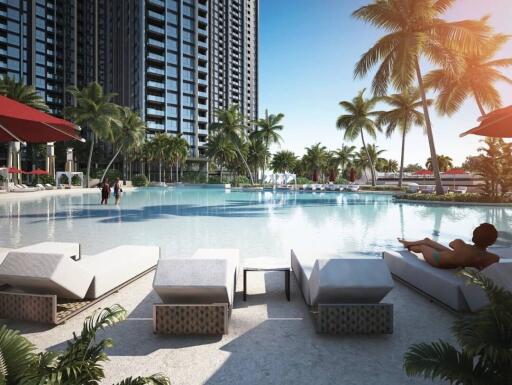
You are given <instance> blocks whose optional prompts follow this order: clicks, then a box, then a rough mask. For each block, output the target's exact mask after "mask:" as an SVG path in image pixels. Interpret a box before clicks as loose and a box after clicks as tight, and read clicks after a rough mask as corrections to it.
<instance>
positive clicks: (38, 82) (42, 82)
mask: <svg viewBox="0 0 512 385" xmlns="http://www.w3.org/2000/svg"><path fill="white" fill-rule="evenodd" d="M36 87H37V88H40V89H42V90H44V89H46V81H45V80H44V79H43V78H39V77H37V78H36Z"/></svg>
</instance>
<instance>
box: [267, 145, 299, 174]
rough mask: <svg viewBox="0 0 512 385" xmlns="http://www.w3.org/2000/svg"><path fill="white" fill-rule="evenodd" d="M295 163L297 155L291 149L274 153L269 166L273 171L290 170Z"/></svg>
mask: <svg viewBox="0 0 512 385" xmlns="http://www.w3.org/2000/svg"><path fill="white" fill-rule="evenodd" d="M296 164H297V156H296V155H295V154H294V153H293V152H292V151H287V150H283V151H279V152H276V153H275V154H274V156H273V157H272V161H271V163H270V167H271V168H272V170H273V171H274V172H275V173H283V172H290V171H292V170H293V169H294V168H295V166H296Z"/></svg>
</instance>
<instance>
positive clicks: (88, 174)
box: [85, 130, 101, 188]
mask: <svg viewBox="0 0 512 385" xmlns="http://www.w3.org/2000/svg"><path fill="white" fill-rule="evenodd" d="M93 150H94V132H92V130H91V146H90V147H89V157H88V159H87V176H86V178H85V179H86V180H87V184H86V187H87V188H89V181H90V180H91V163H92V152H93ZM100 182H101V180H100Z"/></svg>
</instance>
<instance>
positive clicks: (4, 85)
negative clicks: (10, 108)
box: [0, 75, 50, 112]
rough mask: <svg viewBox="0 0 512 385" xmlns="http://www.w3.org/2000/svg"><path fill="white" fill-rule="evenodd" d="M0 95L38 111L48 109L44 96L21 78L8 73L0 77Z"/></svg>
mask: <svg viewBox="0 0 512 385" xmlns="http://www.w3.org/2000/svg"><path fill="white" fill-rule="evenodd" d="M0 95H2V96H7V97H8V98H9V99H13V100H16V101H18V102H20V103H23V104H26V105H27V106H29V107H32V108H35V109H37V110H40V111H44V112H49V111H50V109H49V108H48V106H47V105H46V102H45V100H44V98H43V97H42V96H41V95H39V94H38V93H37V91H36V89H35V88H34V86H27V85H25V84H24V83H23V82H22V81H21V80H16V79H15V78H11V77H9V76H8V75H4V76H3V77H2V78H1V79H0Z"/></svg>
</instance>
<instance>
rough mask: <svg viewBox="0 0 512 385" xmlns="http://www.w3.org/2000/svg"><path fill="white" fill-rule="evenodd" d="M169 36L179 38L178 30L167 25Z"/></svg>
mask: <svg viewBox="0 0 512 385" xmlns="http://www.w3.org/2000/svg"><path fill="white" fill-rule="evenodd" d="M166 32H167V36H172V37H178V28H176V27H175V26H173V25H169V24H167V31H166Z"/></svg>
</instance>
